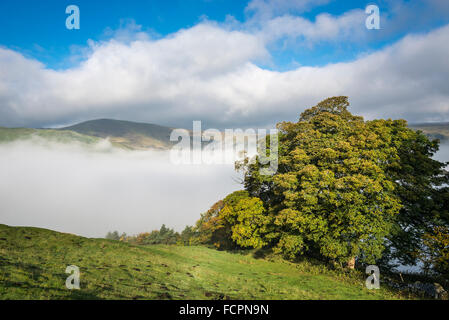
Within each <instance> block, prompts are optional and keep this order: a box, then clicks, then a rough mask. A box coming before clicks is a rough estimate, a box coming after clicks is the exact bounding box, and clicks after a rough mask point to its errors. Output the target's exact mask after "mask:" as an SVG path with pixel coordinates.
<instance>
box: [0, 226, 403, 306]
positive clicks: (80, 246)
mask: <svg viewBox="0 0 449 320" xmlns="http://www.w3.org/2000/svg"><path fill="white" fill-rule="evenodd" d="M69 265H76V266H78V267H79V269H80V273H81V277H80V287H81V289H80V290H68V289H66V287H65V281H66V279H67V277H68V275H67V274H65V269H66V267H67V266H69ZM365 278H366V275H364V274H361V275H360V276H359V277H354V276H353V277H350V276H349V275H345V274H341V273H340V274H337V273H335V271H331V270H328V269H326V268H325V267H323V266H316V265H313V264H311V263H305V262H302V263H296V264H294V263H289V262H285V261H282V260H276V261H268V260H265V259H260V258H259V259H256V258H254V257H253V256H252V255H249V254H239V253H228V252H223V251H217V250H213V249H208V248H205V247H184V246H162V245H158V246H132V245H129V244H126V243H122V242H119V241H112V240H105V239H87V238H83V237H78V236H75V235H70V234H65V233H58V232H54V231H50V230H44V229H38V228H24V227H8V226H5V225H0V299H397V298H401V296H400V295H399V294H397V293H394V292H392V291H390V290H389V289H386V288H383V287H382V288H381V289H380V290H368V289H366V288H365ZM402 298H404V297H402Z"/></svg>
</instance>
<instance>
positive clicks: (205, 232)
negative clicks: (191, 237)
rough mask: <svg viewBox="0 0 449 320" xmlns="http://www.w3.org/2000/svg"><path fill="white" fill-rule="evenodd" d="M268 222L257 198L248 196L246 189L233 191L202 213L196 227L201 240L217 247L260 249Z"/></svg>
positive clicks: (261, 203) (263, 242)
mask: <svg viewBox="0 0 449 320" xmlns="http://www.w3.org/2000/svg"><path fill="white" fill-rule="evenodd" d="M270 221H271V218H270V217H269V216H267V214H266V211H265V208H264V206H263V202H262V201H261V200H260V199H259V198H256V197H250V196H249V193H248V192H247V191H236V192H233V193H231V194H230V195H228V196H227V197H226V198H225V199H223V200H221V201H219V202H217V203H215V204H214V205H213V206H212V208H211V209H210V210H208V211H207V212H206V213H205V214H203V215H202V216H201V219H200V220H199V221H198V222H197V227H196V230H197V232H198V234H199V238H200V239H201V240H200V242H201V243H208V244H214V245H215V246H216V247H217V248H222V249H234V248H237V247H251V248H261V247H263V246H265V245H266V244H267V242H266V241H265V234H266V233H267V230H268V229H267V228H268V227H269V225H270Z"/></svg>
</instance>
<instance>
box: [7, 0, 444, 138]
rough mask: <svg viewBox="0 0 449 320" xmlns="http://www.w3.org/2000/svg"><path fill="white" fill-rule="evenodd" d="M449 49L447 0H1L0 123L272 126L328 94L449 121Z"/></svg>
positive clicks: (362, 107)
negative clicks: (73, 21) (370, 20)
mask: <svg viewBox="0 0 449 320" xmlns="http://www.w3.org/2000/svg"><path fill="white" fill-rule="evenodd" d="M68 5H77V6H78V7H79V10H80V29H71V30H69V29H67V27H66V19H67V17H69V14H67V13H66V7H67V6H68ZM368 5H377V6H378V7H379V10H380V29H370V30H369V29H367V28H366V24H365V21H366V19H367V17H368V14H367V13H366V12H365V9H366V7H367V6H368ZM448 55H449V2H448V1H446V0H411V1H406V0H379V1H371V2H370V1H355V0H351V1H347V0H345V1H342V0H314V1H312V0H250V1H233V0H216V1H214V0H178V1H150V0H135V1H132V0H130V1H118V0H109V1H106V0H96V1H92V0H71V1H62V0H40V1H38V0H36V1H28V0H27V1H24V0H2V1H1V2H0V126H7V127H18V126H21V127H22V126H24V127H37V128H40V127H54V126H61V125H68V124H73V123H76V122H80V121H85V120H91V119H96V118H114V119H123V120H132V121H142V122H150V123H157V124H161V125H168V126H172V127H183V128H191V126H192V121H193V120H201V121H203V125H205V126H207V127H209V128H219V129H224V128H240V127H242V128H249V127H251V128H261V127H262V128H268V127H274V125H275V124H276V123H277V122H280V121H294V120H296V119H297V118H298V117H299V114H300V113H301V112H302V111H303V110H304V109H306V108H308V107H311V106H313V105H315V104H317V103H318V102H319V101H321V100H324V99H325V98H327V97H330V96H337V95H346V96H349V99H350V102H351V111H352V112H353V113H356V114H359V115H363V116H364V117H366V118H367V119H373V118H404V119H406V120H408V121H410V122H434V121H449V84H448V81H447V79H448V78H449V59H448V58H447V57H448Z"/></svg>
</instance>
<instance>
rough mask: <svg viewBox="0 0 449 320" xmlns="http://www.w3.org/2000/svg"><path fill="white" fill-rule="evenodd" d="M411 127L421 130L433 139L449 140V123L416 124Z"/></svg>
mask: <svg viewBox="0 0 449 320" xmlns="http://www.w3.org/2000/svg"><path fill="white" fill-rule="evenodd" d="M409 127H410V128H412V129H415V130H420V131H422V132H423V133H424V134H426V135H428V136H429V137H431V138H433V139H440V140H441V141H445V140H449V122H435V123H416V124H410V125H409Z"/></svg>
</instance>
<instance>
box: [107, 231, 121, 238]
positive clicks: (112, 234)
mask: <svg viewBox="0 0 449 320" xmlns="http://www.w3.org/2000/svg"><path fill="white" fill-rule="evenodd" d="M105 238H106V239H109V240H120V235H119V233H118V231H113V232H110V231H109V232H108V233H107V234H106V237H105Z"/></svg>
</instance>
